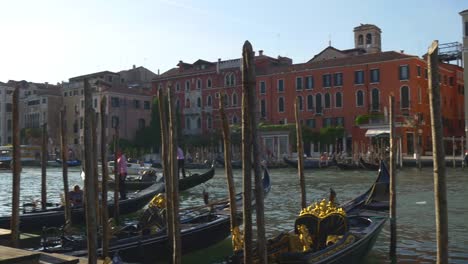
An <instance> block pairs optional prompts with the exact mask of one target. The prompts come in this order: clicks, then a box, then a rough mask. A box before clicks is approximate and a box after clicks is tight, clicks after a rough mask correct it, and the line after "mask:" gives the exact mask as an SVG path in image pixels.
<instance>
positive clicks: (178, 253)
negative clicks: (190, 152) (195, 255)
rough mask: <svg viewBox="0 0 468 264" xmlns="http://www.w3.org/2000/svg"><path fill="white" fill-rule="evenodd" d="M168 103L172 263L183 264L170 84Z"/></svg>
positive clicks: (175, 127) (175, 136)
mask: <svg viewBox="0 0 468 264" xmlns="http://www.w3.org/2000/svg"><path fill="white" fill-rule="evenodd" d="M167 101H168V102H167V103H168V106H169V107H168V110H169V112H168V114H169V146H170V147H169V153H170V160H169V161H170V169H171V172H170V175H169V177H171V178H172V186H171V188H172V190H171V192H170V194H171V196H172V199H171V201H172V221H173V224H172V225H173V232H172V243H173V252H172V263H174V264H179V263H181V262H182V248H181V240H180V223H179V170H178V160H177V148H178V146H179V145H178V142H177V124H176V123H177V121H176V116H175V105H174V102H175V101H174V95H173V92H172V87H171V85H170V84H169V87H168V89H167Z"/></svg>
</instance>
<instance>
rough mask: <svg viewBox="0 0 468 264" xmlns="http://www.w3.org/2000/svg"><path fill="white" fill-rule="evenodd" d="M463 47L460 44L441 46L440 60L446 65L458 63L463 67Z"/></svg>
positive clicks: (450, 43) (453, 43)
mask: <svg viewBox="0 0 468 264" xmlns="http://www.w3.org/2000/svg"><path fill="white" fill-rule="evenodd" d="M462 50H463V46H462V44H461V43H460V42H449V43H443V44H439V59H440V60H441V61H443V62H445V63H450V62H452V61H456V64H457V65H458V66H461V61H462Z"/></svg>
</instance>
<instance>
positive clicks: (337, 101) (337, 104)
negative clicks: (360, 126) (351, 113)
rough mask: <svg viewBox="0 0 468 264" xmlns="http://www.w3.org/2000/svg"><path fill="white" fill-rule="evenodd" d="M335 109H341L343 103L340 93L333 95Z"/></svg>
mask: <svg viewBox="0 0 468 264" xmlns="http://www.w3.org/2000/svg"><path fill="white" fill-rule="evenodd" d="M335 107H343V101H342V98H341V93H340V92H337V93H336V94H335Z"/></svg>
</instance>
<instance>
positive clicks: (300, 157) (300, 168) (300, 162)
mask: <svg viewBox="0 0 468 264" xmlns="http://www.w3.org/2000/svg"><path fill="white" fill-rule="evenodd" d="M294 115H295V117H296V138H297V174H298V176H299V186H300V188H301V208H302V209H304V208H306V207H307V199H306V190H305V177H304V149H303V146H302V127H301V121H300V118H299V98H297V97H296V101H295V102H294ZM319 163H320V161H319Z"/></svg>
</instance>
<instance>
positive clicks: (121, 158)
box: [117, 150, 127, 200]
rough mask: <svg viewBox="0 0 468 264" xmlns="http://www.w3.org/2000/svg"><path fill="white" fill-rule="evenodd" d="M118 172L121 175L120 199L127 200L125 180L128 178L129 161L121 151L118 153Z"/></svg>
mask: <svg viewBox="0 0 468 264" xmlns="http://www.w3.org/2000/svg"><path fill="white" fill-rule="evenodd" d="M117 172H118V173H119V189H120V190H119V191H120V199H122V200H125V199H127V190H126V188H125V179H126V178H127V159H126V157H125V155H124V154H123V153H122V151H121V150H119V151H117Z"/></svg>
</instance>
